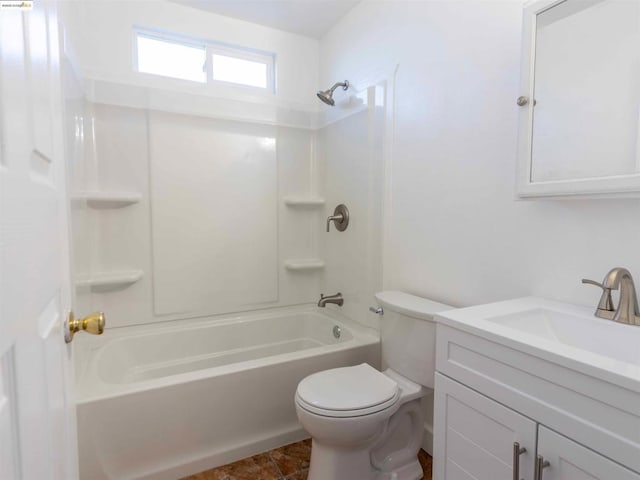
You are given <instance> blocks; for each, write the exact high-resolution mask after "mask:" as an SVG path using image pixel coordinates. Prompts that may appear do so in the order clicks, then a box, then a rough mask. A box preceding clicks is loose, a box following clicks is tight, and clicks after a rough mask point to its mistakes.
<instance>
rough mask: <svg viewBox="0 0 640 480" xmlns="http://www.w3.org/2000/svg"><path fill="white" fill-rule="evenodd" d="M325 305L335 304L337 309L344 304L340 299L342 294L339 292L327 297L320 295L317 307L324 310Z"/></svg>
mask: <svg viewBox="0 0 640 480" xmlns="http://www.w3.org/2000/svg"><path fill="white" fill-rule="evenodd" d="M327 303H335V304H336V305H338V306H339V307H341V306H342V305H343V304H344V298H342V294H341V293H340V292H338V293H336V294H335V295H327V296H326V297H325V296H324V293H321V294H320V300H318V306H319V307H322V308H324V306H325V305H326V304H327Z"/></svg>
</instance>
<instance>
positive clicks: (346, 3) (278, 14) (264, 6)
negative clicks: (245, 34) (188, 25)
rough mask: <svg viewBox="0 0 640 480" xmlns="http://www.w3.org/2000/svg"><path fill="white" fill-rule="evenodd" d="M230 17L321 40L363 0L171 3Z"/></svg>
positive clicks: (180, 0)
mask: <svg viewBox="0 0 640 480" xmlns="http://www.w3.org/2000/svg"><path fill="white" fill-rule="evenodd" d="M171 1H173V2H175V3H180V4H182V5H187V6H189V7H193V8H199V9H201V10H206V11H209V12H213V13H217V14H219V15H225V16H227V17H233V18H238V19H240V20H246V21H247V22H253V23H258V24H260V25H266V26H268V27H273V28H277V29H280V30H285V31H287V32H292V33H297V34H300V35H304V36H307V37H312V38H320V37H322V36H323V35H324V34H325V33H327V32H328V31H329V29H331V27H332V26H333V25H334V24H335V23H336V22H337V21H338V20H339V19H341V18H342V17H343V16H344V15H345V14H346V13H347V12H348V11H349V10H351V8H353V6H354V5H355V4H356V3H358V2H359V0H171Z"/></svg>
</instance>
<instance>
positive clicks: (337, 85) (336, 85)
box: [329, 80, 349, 93]
mask: <svg viewBox="0 0 640 480" xmlns="http://www.w3.org/2000/svg"><path fill="white" fill-rule="evenodd" d="M338 87H342V89H343V90H347V89H348V88H349V82H348V81H347V80H345V81H344V82H336V83H335V84H334V85H333V87H331V88H330V89H329V91H330V92H331V93H333V92H334V91H335V90H336V88H338Z"/></svg>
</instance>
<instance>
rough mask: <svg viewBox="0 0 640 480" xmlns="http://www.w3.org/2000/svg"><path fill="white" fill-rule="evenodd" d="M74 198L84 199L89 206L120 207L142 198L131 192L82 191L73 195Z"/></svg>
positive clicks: (100, 207) (99, 207)
mask: <svg viewBox="0 0 640 480" xmlns="http://www.w3.org/2000/svg"><path fill="white" fill-rule="evenodd" d="M74 199H77V200H86V202H87V205H89V206H90V207H91V208H98V209H102V208H104V209H107V208H122V207H127V206H129V205H133V204H134V203H138V202H139V201H140V200H141V199H142V195H140V194H139V193H133V192H84V193H80V194H77V195H74Z"/></svg>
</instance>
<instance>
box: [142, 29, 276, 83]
mask: <svg viewBox="0 0 640 480" xmlns="http://www.w3.org/2000/svg"><path fill="white" fill-rule="evenodd" d="M134 33H135V42H134V43H135V65H136V67H137V71H138V72H141V73H150V74H153V75H160V76H163V77H171V78H179V79H182V80H190V81H194V82H200V83H210V84H220V83H224V84H232V85H241V86H244V87H251V88H257V89H260V90H265V91H268V92H271V93H274V92H275V55H274V54H272V53H268V52H258V51H254V50H250V49H246V48H242V47H229V46H226V45H221V44H217V43H215V42H208V41H204V40H202V41H199V40H198V39H195V38H187V37H183V36H179V35H175V34H174V35H171V34H167V33H163V32H155V31H145V30H141V29H136V30H135V32H134Z"/></svg>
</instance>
